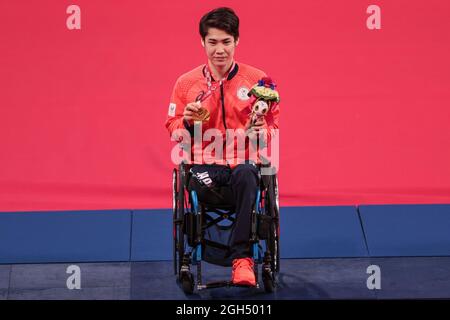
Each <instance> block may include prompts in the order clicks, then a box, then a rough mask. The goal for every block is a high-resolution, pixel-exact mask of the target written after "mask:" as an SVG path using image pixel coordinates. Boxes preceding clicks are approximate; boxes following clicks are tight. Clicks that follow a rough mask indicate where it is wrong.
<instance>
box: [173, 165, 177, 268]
mask: <svg viewBox="0 0 450 320" xmlns="http://www.w3.org/2000/svg"><path fill="white" fill-rule="evenodd" d="M177 175H178V172H177V169H173V172H172V221H173V232H172V233H173V247H172V252H173V257H172V258H173V272H174V274H175V275H176V274H177V273H178V255H177V248H178V223H177V220H178V216H177V212H178V210H177V209H178V205H177V195H178V190H177V187H178V186H177V180H178V179H177Z"/></svg>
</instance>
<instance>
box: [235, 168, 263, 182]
mask: <svg viewBox="0 0 450 320" xmlns="http://www.w3.org/2000/svg"><path fill="white" fill-rule="evenodd" d="M232 177H233V180H234V181H245V182H247V183H250V184H254V185H257V183H258V168H256V166H254V165H252V164H240V165H238V166H237V167H236V168H234V170H233V173H232Z"/></svg>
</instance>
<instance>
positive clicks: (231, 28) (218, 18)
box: [199, 7, 239, 40]
mask: <svg viewBox="0 0 450 320" xmlns="http://www.w3.org/2000/svg"><path fill="white" fill-rule="evenodd" d="M209 28H216V29H219V30H223V31H225V32H226V33H228V34H230V35H232V36H233V38H234V40H237V39H239V17H238V16H237V15H236V13H234V11H233V9H231V8H227V7H221V8H216V9H214V10H212V11H210V12H208V13H207V14H205V15H204V16H203V17H202V18H201V20H200V26H199V31H200V35H201V37H202V39H203V40H205V37H206V35H207V34H208V29H209Z"/></svg>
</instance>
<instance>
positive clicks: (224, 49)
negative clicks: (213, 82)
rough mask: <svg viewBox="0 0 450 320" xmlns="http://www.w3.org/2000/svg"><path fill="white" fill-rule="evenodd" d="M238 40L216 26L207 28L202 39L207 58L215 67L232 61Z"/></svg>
mask: <svg viewBox="0 0 450 320" xmlns="http://www.w3.org/2000/svg"><path fill="white" fill-rule="evenodd" d="M238 42H239V40H237V41H235V40H234V38H233V36H232V35H230V34H228V33H226V32H225V31H223V30H220V29H216V28H209V29H208V34H207V35H206V37H205V40H203V39H202V45H203V46H204V47H205V52H206V55H207V57H208V60H209V61H210V62H211V64H213V65H214V66H215V67H217V68H223V67H226V66H228V65H229V64H230V63H231V61H233V57H234V50H235V48H236V45H237V44H238Z"/></svg>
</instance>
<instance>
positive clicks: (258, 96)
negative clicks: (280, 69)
mask: <svg viewBox="0 0 450 320" xmlns="http://www.w3.org/2000/svg"><path fill="white" fill-rule="evenodd" d="M275 88H276V85H275V83H274V82H273V81H272V79H271V78H269V77H264V78H262V79H261V80H259V81H258V83H257V84H256V85H254V86H253V88H252V89H251V90H250V91H249V93H248V96H249V97H250V107H249V108H250V109H251V111H250V115H249V116H250V121H251V123H252V124H254V123H255V122H256V121H258V120H260V119H262V118H264V117H265V116H266V114H267V113H268V112H269V111H270V110H271V109H272V108H274V107H275V106H276V105H277V104H278V103H279V102H280V95H279V94H278V92H277V91H276V90H275Z"/></svg>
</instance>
